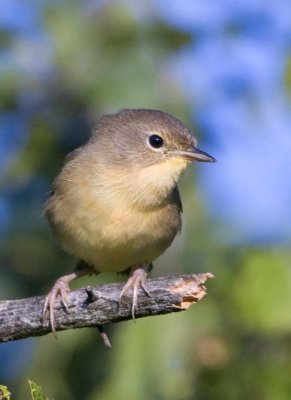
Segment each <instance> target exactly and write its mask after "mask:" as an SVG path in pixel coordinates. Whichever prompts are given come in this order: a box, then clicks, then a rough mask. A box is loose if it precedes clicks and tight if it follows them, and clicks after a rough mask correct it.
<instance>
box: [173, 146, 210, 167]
mask: <svg viewBox="0 0 291 400" xmlns="http://www.w3.org/2000/svg"><path fill="white" fill-rule="evenodd" d="M170 154H172V155H174V156H178V157H183V158H186V159H188V160H190V161H201V162H211V163H214V162H216V159H215V158H214V157H212V156H211V155H210V154H208V153H205V151H202V150H200V149H198V148H197V147H195V146H192V147H191V149H190V150H188V151H183V150H181V151H180V150H176V151H173V152H171V153H170Z"/></svg>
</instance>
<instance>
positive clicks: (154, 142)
mask: <svg viewBox="0 0 291 400" xmlns="http://www.w3.org/2000/svg"><path fill="white" fill-rule="evenodd" d="M149 144H150V145H151V146H152V147H153V148H154V149H159V148H161V147H162V146H163V144H164V141H163V138H161V136H159V135H151V136H150V137H149Z"/></svg>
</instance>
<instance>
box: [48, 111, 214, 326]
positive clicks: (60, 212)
mask: <svg viewBox="0 0 291 400" xmlns="http://www.w3.org/2000/svg"><path fill="white" fill-rule="evenodd" d="M194 161H200V162H211V163H212V162H215V161H216V160H215V158H214V157H212V156H211V155H209V154H207V153H206V152H204V151H202V150H200V149H199V148H198V147H197V139H196V138H195V137H194V136H193V135H192V133H191V131H190V130H189V129H188V128H187V127H186V126H185V125H184V124H183V123H182V122H181V121H180V120H178V119H177V118H175V117H174V116H172V115H170V114H168V113H166V112H163V111H159V110H154V109H122V110H120V111H119V112H117V113H114V114H108V115H104V116H102V117H101V118H100V120H99V121H98V122H97V124H96V125H95V126H94V127H93V129H92V132H91V136H90V137H89V139H88V141H87V142H86V143H85V144H84V145H82V146H81V147H79V148H77V149H75V150H74V151H73V152H72V153H70V154H69V155H68V156H67V158H66V159H65V162H64V165H63V167H62V169H61V171H60V173H59V175H58V176H57V177H56V179H55V181H54V183H53V190H52V194H51V197H50V198H49V199H48V201H47V202H46V204H45V207H44V215H45V216H46V218H47V219H48V222H49V225H50V227H51V229H52V232H53V235H54V236H55V237H56V239H57V240H58V241H59V242H60V243H61V246H62V247H63V249H64V250H65V251H67V252H68V253H70V254H71V255H73V256H75V257H76V258H77V259H79V260H80V261H79V263H78V268H77V269H76V270H75V271H74V272H72V273H70V274H68V275H64V276H62V277H60V278H59V279H57V280H56V282H55V283H54V285H53V287H52V289H51V291H50V292H49V293H48V295H47V297H46V299H45V303H44V308H43V315H46V314H47V313H49V321H50V324H51V329H52V331H53V332H54V333H55V331H56V325H55V310H54V307H55V302H56V300H57V299H58V298H59V297H60V299H61V301H62V303H63V304H64V306H65V308H66V309H67V310H68V299H67V293H68V292H69V290H70V288H69V283H70V282H71V281H72V280H74V279H76V278H79V277H81V276H84V275H87V274H92V273H101V272H122V271H128V270H130V275H129V278H128V280H127V282H126V284H125V285H124V287H123V289H122V291H121V294H120V301H121V299H122V297H123V296H124V295H125V294H126V293H127V292H129V291H130V290H132V306H131V314H132V318H133V319H134V317H135V312H136V308H137V303H138V291H139V289H143V290H145V292H146V293H147V294H148V295H150V294H149V293H148V291H147V289H146V284H145V282H146V276H147V273H148V272H149V271H150V270H151V268H152V262H153V261H154V260H155V259H156V258H158V257H159V256H160V255H161V254H163V253H164V252H165V250H166V249H167V248H168V247H169V246H170V245H171V243H172V242H173V240H174V238H175V236H176V235H177V233H178V232H179V231H180V230H181V213H182V202H181V198H180V194H179V190H178V187H177V183H178V181H179V179H180V177H181V176H182V175H183V173H184V171H185V170H186V168H187V167H188V166H189V165H190V164H192V163H193V162H194Z"/></svg>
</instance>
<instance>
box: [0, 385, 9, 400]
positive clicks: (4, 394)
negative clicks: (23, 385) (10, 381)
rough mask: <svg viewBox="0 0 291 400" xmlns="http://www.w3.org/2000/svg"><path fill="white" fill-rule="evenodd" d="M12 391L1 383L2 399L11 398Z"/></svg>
mask: <svg viewBox="0 0 291 400" xmlns="http://www.w3.org/2000/svg"><path fill="white" fill-rule="evenodd" d="M10 396H11V393H10V392H9V390H8V389H7V387H6V386H3V385H0V400H10Z"/></svg>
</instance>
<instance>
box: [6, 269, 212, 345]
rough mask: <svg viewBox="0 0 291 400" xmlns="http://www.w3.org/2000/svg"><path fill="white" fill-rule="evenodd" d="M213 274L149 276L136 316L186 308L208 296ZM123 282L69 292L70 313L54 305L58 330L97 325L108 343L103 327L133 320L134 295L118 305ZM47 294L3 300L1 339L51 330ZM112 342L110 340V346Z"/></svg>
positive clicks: (124, 298) (21, 336) (35, 334)
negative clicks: (44, 312) (45, 312)
mask: <svg viewBox="0 0 291 400" xmlns="http://www.w3.org/2000/svg"><path fill="white" fill-rule="evenodd" d="M212 277H213V275H212V274H211V273H205V274H198V275H179V276H168V277H161V278H156V279H148V280H147V282H146V284H147V289H148V291H149V292H150V294H151V297H149V296H148V295H147V294H146V293H144V291H143V290H140V291H139V297H138V307H137V310H136V313H135V316H136V318H142V317H147V316H151V315H159V314H167V313H171V312H177V311H183V310H186V309H188V308H189V307H190V306H191V305H192V304H194V303H197V302H198V301H199V300H201V299H202V298H203V297H204V296H205V295H206V288H205V286H204V283H205V282H206V281H207V280H208V279H209V278H212ZM122 287H123V283H112V284H108V285H102V286H96V287H94V288H92V287H87V288H83V289H78V290H74V291H71V292H70V293H69V294H68V302H69V312H67V311H66V309H65V308H64V306H63V304H62V303H61V301H57V302H56V305H55V310H56V312H55V316H56V330H57V331H62V330H66V329H75V328H83V327H95V328H96V327H97V328H98V329H99V332H100V333H101V336H102V337H103V340H104V343H105V345H106V340H108V338H107V337H106V334H104V332H103V329H102V326H103V325H106V324H111V323H113V322H119V321H125V320H129V319H131V297H130V296H124V297H123V298H122V301H121V303H120V304H119V296H120V292H121V289H122ZM44 300H45V296H37V297H30V298H28V299H20V300H6V301H1V302H0V342H7V341H10V340H17V339H23V338H27V337H31V336H41V335H46V334H47V333H50V332H51V327H50V324H49V321H48V318H47V317H46V318H44V319H43V317H42V308H43V305H44ZM106 347H110V343H109V341H108V345H106Z"/></svg>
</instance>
